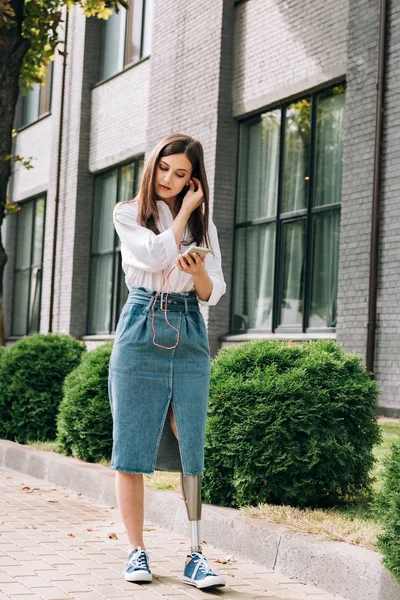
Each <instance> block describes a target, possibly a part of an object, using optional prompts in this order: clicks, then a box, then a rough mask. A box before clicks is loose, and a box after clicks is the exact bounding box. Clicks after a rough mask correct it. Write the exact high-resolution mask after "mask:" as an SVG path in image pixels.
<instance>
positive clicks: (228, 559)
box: [215, 554, 235, 565]
mask: <svg viewBox="0 0 400 600" xmlns="http://www.w3.org/2000/svg"><path fill="white" fill-rule="evenodd" d="M215 562H217V563H221V564H222V565H226V564H227V563H231V562H235V559H234V556H233V554H228V556H225V558H217V559H216V561H215Z"/></svg>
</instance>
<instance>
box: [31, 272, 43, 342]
mask: <svg viewBox="0 0 400 600" xmlns="http://www.w3.org/2000/svg"><path fill="white" fill-rule="evenodd" d="M41 289H42V269H41V267H35V268H33V269H32V274H31V297H30V303H29V324H28V334H29V335H30V334H31V333H38V332H39V321H40V313H39V308H40V293H41Z"/></svg>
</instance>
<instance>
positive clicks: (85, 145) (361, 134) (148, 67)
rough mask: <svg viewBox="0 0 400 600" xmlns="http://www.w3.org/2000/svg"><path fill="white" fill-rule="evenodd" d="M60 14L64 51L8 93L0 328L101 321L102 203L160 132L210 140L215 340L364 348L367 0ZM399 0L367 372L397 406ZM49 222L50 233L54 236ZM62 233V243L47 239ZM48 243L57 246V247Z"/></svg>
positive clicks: (372, 63)
mask: <svg viewBox="0 0 400 600" xmlns="http://www.w3.org/2000/svg"><path fill="white" fill-rule="evenodd" d="M132 7H134V8H133V9H132V10H131V11H129V12H128V13H127V11H125V9H122V10H121V11H120V13H119V14H118V15H114V16H112V17H111V18H110V19H109V21H107V22H101V21H99V20H97V19H85V18H84V17H83V16H82V14H81V13H80V11H79V10H75V9H74V10H73V11H71V13H70V14H69V18H68V52H69V54H68V58H67V60H66V66H65V72H64V69H63V64H64V63H63V57H62V56H61V55H58V54H57V57H56V60H55V62H54V64H53V68H52V69H51V70H50V71H49V75H48V79H47V82H46V84H45V85H43V86H42V87H41V88H40V89H39V88H37V89H35V90H34V91H33V92H31V93H30V94H29V95H28V96H27V97H26V98H24V99H23V100H22V101H21V102H20V104H19V107H18V114H17V123H16V126H17V128H18V129H19V134H18V136H17V138H16V144H15V145H16V150H15V151H16V152H17V153H18V154H21V155H23V156H25V157H33V158H32V163H33V165H34V169H32V170H29V171H26V170H23V169H18V170H17V171H16V172H15V174H14V176H13V177H12V181H11V182H10V196H11V198H12V200H13V201H14V202H20V203H21V205H22V209H21V211H19V213H18V215H17V216H16V217H9V218H7V219H6V226H5V235H6V248H7V251H8V254H9V263H8V266H7V270H6V298H5V300H6V327H7V330H6V335H7V343H8V344H12V343H13V341H14V340H15V339H17V338H18V337H19V336H22V335H26V334H29V333H31V332H33V331H41V332H47V331H48V330H49V327H50V322H49V321H50V314H51V311H50V305H51V304H52V323H51V328H52V330H53V331H58V332H64V333H69V334H71V335H73V336H76V337H78V338H81V339H83V340H85V341H86V342H87V344H88V346H89V347H92V346H94V345H97V344H99V343H102V342H103V341H104V340H106V339H109V338H112V337H113V332H114V331H115V325H116V322H117V320H118V315H119V311H120V310H121V307H122V305H123V303H124V300H125V298H126V293H127V290H126V288H125V284H124V280H123V277H122V273H121V268H120V258H119V248H118V239H117V238H116V236H115V235H114V230H113V226H112V219H111V210H112V206H113V204H114V203H115V202H117V201H119V200H122V199H125V198H129V197H132V195H133V193H134V191H135V190H136V189H137V185H138V181H139V178H140V174H141V170H142V168H143V163H144V160H145V159H146V155H148V153H149V152H150V151H151V149H152V148H153V147H154V145H155V144H156V142H157V141H158V140H159V139H161V137H163V136H164V135H167V134H169V133H172V132H181V133H189V134H190V135H192V136H193V137H195V138H198V139H199V140H200V141H201V142H202V144H203V147H204V152H205V161H206V169H207V175H208V181H209V185H210V194H211V202H212V214H213V219H214V221H215V223H216V225H217V228H218V232H219V238H220V244H221V251H222V256H223V267H224V273H225V278H226V281H227V293H226V295H225V296H224V297H223V298H222V299H221V301H220V302H219V304H218V305H217V306H216V307H212V308H210V309H209V311H208V312H206V313H205V317H206V320H207V323H208V331H209V339H210V345H211V348H212V351H213V353H215V352H216V351H217V349H218V348H219V347H220V346H221V345H226V344H230V343H237V342H239V341H242V340H247V339H253V338H282V339H294V340H296V339H318V338H333V339H335V340H336V341H337V343H339V344H341V345H342V347H343V349H344V350H346V351H354V352H357V353H358V354H360V355H362V356H363V357H364V358H365V356H366V345H367V322H368V302H369V300H368V298H369V272H370V271H369V269H370V253H371V239H372V238H371V236H372V233H371V220H372V203H373V175H374V149H375V129H376V127H375V114H376V98H377V90H376V88H377V77H378V36H379V2H378V0H338V1H337V2H332V1H328V2H327V1H326V0H301V1H300V0H275V1H273V0H245V1H243V0H241V1H237V2H234V0H204V1H203V2H196V1H195V0H176V1H175V2H169V3H167V2H165V0H142V1H141V2H135V3H133V2H132ZM399 55H400V6H396V4H395V3H394V2H393V3H391V4H390V9H389V14H388V16H387V61H386V90H385V99H384V103H385V104H384V106H385V113H384V114H385V119H384V130H383V145H382V149H383V150H382V162H381V164H382V181H381V208H380V222H379V227H380V237H379V263H378V281H377V289H378V298H377V328H376V348H375V359H374V369H373V370H374V372H375V376H376V378H377V380H378V381H379V383H380V386H381V388H382V397H381V399H380V402H381V405H382V407H383V408H384V410H385V411H386V412H387V413H388V414H391V413H393V412H396V410H397V409H399V408H400V397H398V395H397V391H398V389H399V384H400V367H399V361H400V325H399V318H398V313H399V309H400V262H399V251H400V233H399V225H398V223H399V222H400V200H399V190H400V175H399V173H400V169H399V168H398V167H399V162H400V142H399V140H400V136H399V133H398V131H399V129H398V125H399V121H400V95H399V94H398V88H399V87H400V60H399V58H400V56H399ZM55 231H56V233H57V235H56V238H55ZM54 242H55V243H54ZM54 256H55V262H54V258H53V257H54Z"/></svg>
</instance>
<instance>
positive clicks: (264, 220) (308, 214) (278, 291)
mask: <svg viewBox="0 0 400 600" xmlns="http://www.w3.org/2000/svg"><path fill="white" fill-rule="evenodd" d="M341 85H344V86H345V92H344V93H345V94H346V91H347V90H346V87H347V86H346V80H345V79H343V78H340V79H339V80H337V81H334V82H331V83H330V84H329V85H324V86H323V87H322V86H319V87H318V88H315V89H313V90H311V91H305V92H303V93H302V94H297V95H296V96H293V97H290V98H288V99H287V100H285V101H284V102H279V103H274V104H272V105H270V106H268V107H265V108H263V109H262V110H261V111H258V112H257V113H255V114H252V115H251V116H248V117H246V118H243V119H240V120H239V121H238V125H239V135H238V152H237V169H236V173H237V178H236V194H235V211H234V232H233V234H234V235H233V251H232V257H233V260H232V264H233V267H232V288H231V294H230V318H229V335H242V334H275V333H276V334H292V333H294V334H311V333H322V334H324V333H329V334H332V333H335V332H336V327H308V326H307V324H308V322H309V317H310V312H311V292H312V284H313V281H312V267H313V265H312V251H313V244H314V236H313V235H312V229H313V222H314V215H316V214H319V213H322V212H331V211H339V213H340V212H341V202H340V203H334V204H326V205H320V206H313V199H314V197H315V183H316V162H317V143H316V141H317V109H318V96H320V95H322V94H324V93H326V92H328V91H329V90H332V89H333V88H335V87H338V86H341ZM305 98H310V100H311V116H310V119H311V123H310V125H311V128H310V157H309V185H308V191H307V206H306V208H302V209H299V210H295V211H291V212H287V213H282V212H281V210H282V200H283V179H284V173H285V165H284V155H285V140H286V138H285V128H286V111H287V108H288V106H290V105H291V104H294V103H296V102H299V101H301V100H303V99H305ZM277 108H278V109H280V110H281V121H280V137H279V172H278V190H277V200H276V202H277V205H276V215H275V216H273V217H259V218H256V219H253V220H249V221H247V220H246V221H243V222H241V223H237V222H236V221H237V214H238V204H239V197H238V196H239V186H240V182H239V171H240V154H241V148H242V143H243V134H244V129H243V126H244V125H251V124H252V123H256V122H258V121H259V119H260V118H261V116H262V115H263V114H265V113H267V112H270V111H273V110H276V109H277ZM302 218H305V219H306V225H305V249H304V280H303V285H304V290H303V302H304V307H303V318H302V323H301V325H294V324H292V325H290V324H285V325H279V319H280V303H281V297H282V287H283V268H284V260H283V251H284V247H283V245H284V231H283V230H284V225H285V224H287V223H290V222H299V221H300V220H301V219H302ZM271 222H274V223H275V253H274V267H273V268H274V277H273V281H274V284H273V299H272V323H271V328H270V329H259V328H247V329H235V328H234V327H233V320H234V309H235V307H234V299H235V289H236V285H237V283H238V282H237V271H236V270H235V256H236V248H237V237H238V235H237V232H238V231H239V230H240V229H245V228H249V227H252V226H256V227H257V226H263V225H266V224H268V223H271Z"/></svg>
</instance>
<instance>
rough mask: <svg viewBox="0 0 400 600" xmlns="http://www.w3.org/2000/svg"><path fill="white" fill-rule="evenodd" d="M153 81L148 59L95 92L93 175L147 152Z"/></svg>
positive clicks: (92, 117) (90, 165) (92, 141)
mask: <svg viewBox="0 0 400 600" xmlns="http://www.w3.org/2000/svg"><path fill="white" fill-rule="evenodd" d="M149 82H150V60H145V61H143V62H141V63H140V64H138V65H136V66H135V67H133V68H130V69H128V70H127V71H125V72H123V73H121V74H120V75H118V76H117V77H114V78H113V79H110V80H109V81H106V82H105V83H103V84H101V85H99V86H98V87H95V88H94V89H93V92H92V110H91V134H90V163H89V168H90V170H91V171H92V172H95V171H99V170H100V169H104V168H106V167H110V166H113V165H115V164H117V163H119V162H121V161H123V160H125V159H126V158H130V157H131V156H135V155H137V154H140V153H144V152H145V149H146V129H147V120H148V105H149Z"/></svg>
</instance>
